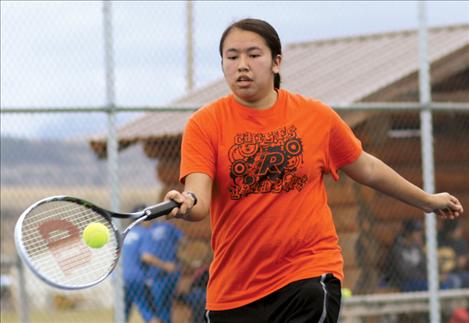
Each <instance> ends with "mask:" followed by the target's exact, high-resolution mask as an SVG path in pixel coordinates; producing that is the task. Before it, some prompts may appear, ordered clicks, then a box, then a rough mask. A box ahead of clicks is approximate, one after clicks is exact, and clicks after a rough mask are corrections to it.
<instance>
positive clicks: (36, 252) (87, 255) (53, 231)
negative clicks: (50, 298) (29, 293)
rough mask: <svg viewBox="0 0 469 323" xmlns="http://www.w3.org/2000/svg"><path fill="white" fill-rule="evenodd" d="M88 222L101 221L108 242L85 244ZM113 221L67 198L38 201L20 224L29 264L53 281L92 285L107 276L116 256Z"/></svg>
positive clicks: (73, 285) (116, 244)
mask: <svg viewBox="0 0 469 323" xmlns="http://www.w3.org/2000/svg"><path fill="white" fill-rule="evenodd" d="M91 222H98V223H101V224H104V225H105V226H106V227H107V228H108V230H109V232H110V233H111V234H110V237H109V242H108V243H107V244H106V245H105V246H103V247H102V248H100V249H92V248H90V247H88V246H87V245H86V244H85V243H84V242H83V240H82V234H83V230H84V229H85V228H86V226H87V225H88V224H89V223H91ZM113 233H114V230H113V227H112V224H111V223H110V222H109V220H108V219H107V218H106V217H104V216H103V215H101V214H100V213H98V212H96V211H95V210H93V209H91V208H89V207H87V206H84V205H81V204H78V203H74V202H70V201H49V202H47V203H44V204H40V205H38V206H36V207H34V208H33V209H31V210H30V212H29V213H28V214H27V215H26V216H25V218H24V220H23V224H22V238H23V245H24V250H25V253H26V255H27V257H28V258H29V261H30V263H31V264H32V267H33V268H35V269H36V270H37V272H39V273H40V274H41V275H42V276H43V277H44V278H46V279H47V280H49V281H50V282H52V283H55V284H58V285H61V286H67V287H70V288H73V287H78V286H83V285H88V284H93V283H94V282H97V281H99V280H101V279H103V278H104V277H106V276H107V275H108V274H109V272H110V271H111V270H112V268H113V267H114V265H115V262H116V261H117V259H118V254H117V253H118V249H119V248H118V241H117V237H116V236H115V234H113Z"/></svg>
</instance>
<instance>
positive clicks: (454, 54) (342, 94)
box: [91, 24, 469, 155]
mask: <svg viewBox="0 0 469 323" xmlns="http://www.w3.org/2000/svg"><path fill="white" fill-rule="evenodd" d="M418 55H419V51H418V33H417V31H416V30H409V31H399V32H388V33H380V34H372V35H364V36H354V37H344V38H336V39H326V40H319V41H310V42H301V43H294V44H290V45H288V46H287V47H286V48H285V50H284V53H283V62H282V66H281V76H282V87H283V88H286V89H288V90H290V91H292V92H296V93H301V94H303V95H305V96H308V97H313V98H316V99H319V100H321V101H323V102H326V103H327V104H329V105H332V106H333V105H337V104H342V105H343V104H353V103H357V102H371V101H374V102H385V101H403V100H399V98H402V97H405V96H403V95H404V94H406V93H409V92H413V93H415V92H416V91H417V84H418V83H417V81H416V80H417V76H418V70H419V65H418V64H419V63H418V62H419V60H418ZM428 59H429V61H430V63H431V66H432V83H436V82H438V81H439V80H443V79H445V78H448V77H449V76H451V74H455V73H457V72H460V71H462V70H465V69H468V68H469V24H460V25H452V26H446V27H438V28H431V29H429V31H428ZM438 67H440V68H439V69H437V68H438ZM436 69H437V72H438V73H435V70H436ZM409 79H412V80H413V81H412V82H409ZM228 93H229V89H228V87H227V85H226V84H225V81H224V80H223V79H222V80H217V81H215V82H213V83H211V84H209V85H207V86H205V87H203V88H200V89H196V90H193V91H192V92H190V93H188V94H187V95H185V96H184V97H182V98H180V99H178V100H176V101H175V102H173V104H171V106H175V107H201V106H203V105H206V104H207V103H209V102H211V101H214V100H216V99H217V98H219V97H222V96H224V95H227V94H228ZM191 113H192V112H180V111H174V112H173V111H169V112H161V113H146V114H145V115H144V116H142V117H141V118H138V119H136V120H134V121H132V122H130V123H128V124H126V125H124V126H123V127H122V128H120V129H119V130H118V136H119V138H120V145H121V147H122V148H124V147H126V146H128V145H129V144H133V143H136V142H138V141H146V140H156V139H158V138H163V137H168V136H177V135H180V133H181V132H182V131H183V128H184V125H185V123H186V121H187V119H188V118H189V116H190V115H191ZM342 116H343V117H344V119H345V120H346V121H347V122H348V123H349V124H350V125H351V126H353V124H354V123H357V122H359V121H360V120H361V119H362V118H357V117H356V115H355V116H354V118H353V120H352V119H350V120H347V119H348V118H347V116H346V114H345V116H344V114H342ZM365 117H366V113H364V114H363V118H365ZM91 144H92V147H93V149H94V150H95V151H96V152H97V153H98V155H99V154H100V152H101V155H102V153H103V149H105V146H104V147H103V145H105V144H106V142H105V138H103V137H101V138H96V139H94V140H92V143H91Z"/></svg>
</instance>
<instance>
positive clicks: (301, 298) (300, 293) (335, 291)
mask: <svg viewBox="0 0 469 323" xmlns="http://www.w3.org/2000/svg"><path fill="white" fill-rule="evenodd" d="M340 289H341V285H340V280H338V279H337V278H335V277H334V276H333V275H332V274H327V275H326V274H324V275H322V276H321V277H315V278H310V279H304V280H299V281H296V282H293V283H291V284H288V285H287V286H285V287H283V288H281V289H279V290H277V291H275V292H273V293H272V294H269V295H267V296H265V297H263V298H261V299H259V300H257V301H255V302H252V303H250V304H247V305H244V306H241V307H238V308H234V309H229V310H224V311H207V312H206V313H205V320H206V322H208V323H239V322H242V323H250V322H252V323H306V322H308V323H309V322H313V323H316V322H317V323H335V322H337V320H338V318H339V310H340V298H341V292H340Z"/></svg>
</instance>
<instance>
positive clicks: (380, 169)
mask: <svg viewBox="0 0 469 323" xmlns="http://www.w3.org/2000/svg"><path fill="white" fill-rule="evenodd" d="M360 159H361V160H358V161H357V163H358V167H357V168H358V169H360V170H361V171H356V170H355V169H352V171H350V172H347V167H348V166H346V167H344V170H345V171H346V173H347V174H349V175H350V177H352V178H353V179H354V180H356V181H357V182H359V183H361V184H363V185H366V186H369V187H371V188H373V189H375V190H377V191H379V192H381V193H384V194H386V195H389V196H391V197H393V198H395V199H398V200H400V201H402V202H404V203H407V204H409V205H412V206H414V207H417V208H419V209H421V210H423V211H425V212H431V211H432V206H431V203H430V200H431V195H430V194H428V193H426V192H425V191H423V190H422V189H421V188H420V187H418V186H416V185H414V184H412V183H411V182H409V181H408V180H406V179H405V178H404V177H402V176H401V175H399V174H398V173H397V172H396V171H394V170H393V169H392V168H391V167H389V166H388V165H386V164H385V163H384V162H382V161H381V160H379V159H378V158H376V157H374V156H372V155H370V154H367V153H363V155H362V156H361V157H360ZM352 167H354V166H352Z"/></svg>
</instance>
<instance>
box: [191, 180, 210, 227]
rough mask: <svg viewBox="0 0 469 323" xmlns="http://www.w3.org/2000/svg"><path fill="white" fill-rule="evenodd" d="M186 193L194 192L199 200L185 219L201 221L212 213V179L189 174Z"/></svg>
mask: <svg viewBox="0 0 469 323" xmlns="http://www.w3.org/2000/svg"><path fill="white" fill-rule="evenodd" d="M184 192H192V193H194V195H195V196H196V198H197V203H196V204H195V205H194V206H193V207H192V208H191V209H190V210H189V212H188V215H187V216H186V217H184V219H185V220H188V221H201V220H203V219H205V218H206V217H207V216H208V215H209V213H210V203H211V196H212V179H211V178H210V177H209V176H208V175H206V174H202V173H194V174H189V175H187V177H186V182H185V185H184Z"/></svg>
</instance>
